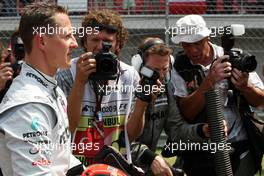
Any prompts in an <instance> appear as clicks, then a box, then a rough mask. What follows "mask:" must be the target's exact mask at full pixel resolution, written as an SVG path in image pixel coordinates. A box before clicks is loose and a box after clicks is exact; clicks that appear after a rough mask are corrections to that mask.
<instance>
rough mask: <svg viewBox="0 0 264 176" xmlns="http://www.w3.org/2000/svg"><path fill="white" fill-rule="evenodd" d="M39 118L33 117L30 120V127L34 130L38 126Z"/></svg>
mask: <svg viewBox="0 0 264 176" xmlns="http://www.w3.org/2000/svg"><path fill="white" fill-rule="evenodd" d="M38 121H39V119H38V118H33V120H32V122H31V129H32V130H34V131H37V130H38V128H39V122H38Z"/></svg>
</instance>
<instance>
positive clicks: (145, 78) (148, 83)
mask: <svg viewBox="0 0 264 176" xmlns="http://www.w3.org/2000/svg"><path fill="white" fill-rule="evenodd" d="M140 74H141V75H142V80H141V82H140V86H141V89H136V92H135V96H136V97H137V98H139V99H140V100H142V101H145V102H148V103H150V102H151V101H152V95H151V92H153V87H154V85H156V83H157V80H158V79H159V77H160V75H159V72H157V71H156V70H152V69H151V68H149V67H147V66H143V67H142V68H141V70H140Z"/></svg>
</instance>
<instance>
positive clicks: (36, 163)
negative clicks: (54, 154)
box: [32, 158, 51, 166]
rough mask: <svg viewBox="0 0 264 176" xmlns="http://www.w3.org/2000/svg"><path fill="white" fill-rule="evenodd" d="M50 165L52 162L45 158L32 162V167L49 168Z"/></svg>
mask: <svg viewBox="0 0 264 176" xmlns="http://www.w3.org/2000/svg"><path fill="white" fill-rule="evenodd" d="M50 164H51V161H49V160H47V159H44V158H41V159H40V160H38V161H34V162H32V166H48V165H50Z"/></svg>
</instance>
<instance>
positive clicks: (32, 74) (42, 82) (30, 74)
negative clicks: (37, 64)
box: [26, 72, 48, 88]
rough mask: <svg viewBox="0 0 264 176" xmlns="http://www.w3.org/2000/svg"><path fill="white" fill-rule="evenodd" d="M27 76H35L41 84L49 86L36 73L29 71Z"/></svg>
mask: <svg viewBox="0 0 264 176" xmlns="http://www.w3.org/2000/svg"><path fill="white" fill-rule="evenodd" d="M26 76H27V77H30V78H34V79H35V80H36V81H37V82H39V83H40V84H41V85H43V86H44V87H46V88H48V84H47V83H45V82H44V81H43V80H42V79H41V78H40V77H39V76H37V75H35V74H34V73H30V72H27V73H26Z"/></svg>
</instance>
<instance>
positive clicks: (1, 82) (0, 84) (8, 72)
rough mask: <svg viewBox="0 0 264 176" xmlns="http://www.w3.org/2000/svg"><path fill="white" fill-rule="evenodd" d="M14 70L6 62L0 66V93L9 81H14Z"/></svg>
mask: <svg viewBox="0 0 264 176" xmlns="http://www.w3.org/2000/svg"><path fill="white" fill-rule="evenodd" d="M13 73H14V71H13V69H12V68H11V63H9V62H6V63H2V64H0V91H1V90H2V89H4V88H5V84H6V82H7V81H8V80H11V79H13Z"/></svg>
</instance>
